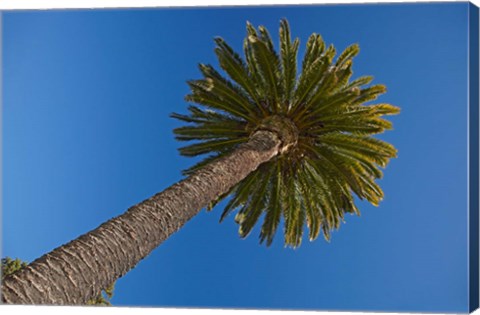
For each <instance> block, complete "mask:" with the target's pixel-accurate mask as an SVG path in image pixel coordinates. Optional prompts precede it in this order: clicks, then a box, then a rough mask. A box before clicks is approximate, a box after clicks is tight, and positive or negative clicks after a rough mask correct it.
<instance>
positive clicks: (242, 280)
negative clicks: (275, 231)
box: [2, 3, 468, 312]
mask: <svg viewBox="0 0 480 315" xmlns="http://www.w3.org/2000/svg"><path fill="white" fill-rule="evenodd" d="M467 10H468V6H467V4H466V3H456V4H445V3H442V4H408V5H407V4H404V5H364V6H359V5H343V6H332V5H328V6H325V5H324V6H312V7H306V6H303V7H256V8H216V9H188V10H187V9H181V10H179V9H159V10H103V11H102V10H84V11H62V10H61V11H50V12H41V11H31V12H28V11H25V12H6V13H5V12H4V13H3V46H2V47H3V51H2V52H3V79H4V82H3V88H4V91H3V92H4V95H3V97H4V99H3V197H4V199H3V226H2V237H3V240H2V242H3V244H2V245H3V252H2V256H11V257H20V258H22V259H24V260H28V261H32V260H33V259H35V258H37V257H39V256H40V255H42V254H44V253H46V252H48V251H50V250H52V249H53V248H55V247H57V246H59V245H61V244H63V243H66V242H67V241H69V240H71V239H73V238H76V237H77V236H79V235H80V234H83V233H85V232H87V231H89V230H91V229H93V228H95V227H97V226H98V225H99V224H100V223H102V222H103V221H105V220H107V219H110V218H111V217H113V216H116V215H118V214H120V213H122V212H123V211H124V210H125V209H127V208H128V207H129V206H131V205H133V204H135V203H137V202H139V201H141V200H143V199H145V198H147V197H149V196H150V195H152V194H154V193H156V192H158V191H161V190H163V189H164V188H166V187H168V186H169V185H171V184H173V183H175V182H177V181H178V180H180V179H181V178H182V176H181V174H180V171H181V170H182V169H184V168H186V167H187V166H189V165H192V163H193V162H194V161H193V160H192V159H188V158H184V157H181V156H180V155H179V154H178V152H177V148H178V147H179V146H181V145H182V143H178V142H176V141H175V140H174V137H173V134H172V129H173V128H174V127H176V126H178V125H179V123H178V122H176V121H174V120H173V119H171V118H169V114H170V113H171V112H173V111H176V112H185V109H186V106H187V104H186V103H185V102H184V101H183V97H184V96H185V94H186V93H187V92H188V89H187V85H186V84H185V81H186V80H188V79H195V78H199V77H200V74H199V71H198V70H197V64H198V63H199V62H203V63H212V64H214V65H216V64H217V63H216V59H215V55H214V53H213V47H214V43H213V38H214V37H215V36H222V37H223V38H225V39H226V40H227V42H229V43H230V44H231V45H232V46H233V47H234V48H236V49H237V50H240V49H241V47H242V41H243V37H244V35H245V22H246V21H247V20H248V21H251V22H252V23H253V24H254V25H259V24H263V25H265V26H266V27H267V28H268V29H269V30H270V31H271V33H272V36H274V37H275V38H277V30H278V26H279V20H280V19H281V18H283V17H286V18H288V20H289V21H290V24H291V28H292V33H293V35H294V36H298V37H299V38H300V40H301V43H302V49H301V52H303V50H304V49H303V45H304V44H305V42H306V39H307V37H308V36H309V35H310V34H311V33H312V32H317V33H320V34H322V35H323V37H324V38H325V40H326V41H327V42H328V43H334V44H335V45H336V47H338V48H339V50H343V49H344V48H345V47H347V46H348V45H349V44H351V43H359V45H360V48H361V53H360V55H359V56H358V57H357V58H356V60H355V63H354V75H355V76H360V75H366V74H371V75H374V76H375V81H374V82H376V83H383V84H386V85H387V87H388V93H387V94H385V95H384V96H382V97H381V99H380V101H381V102H388V103H392V104H395V105H397V106H400V107H401V108H402V113H401V115H399V116H396V117H393V118H392V120H393V121H394V127H395V130H393V131H390V132H388V133H386V134H384V135H382V136H381V137H382V138H383V139H386V140H388V141H389V142H391V143H393V144H394V145H395V146H396V147H397V148H398V149H399V157H398V158H397V159H394V160H392V162H391V164H390V165H389V166H388V168H387V170H386V171H385V178H384V179H383V180H382V181H381V186H382V187H383V189H384V192H385V195H386V198H385V200H384V201H383V202H382V203H381V205H380V207H378V208H375V207H373V206H370V205H369V204H367V203H360V204H359V207H360V209H361V211H362V215H361V217H357V216H348V217H347V218H346V223H345V224H343V225H342V226H341V228H340V230H338V231H336V232H334V233H333V237H332V240H331V242H330V243H327V242H325V241H324V240H323V239H318V240H317V241H315V242H312V243H310V242H308V240H305V241H304V243H303V245H302V246H301V247H300V248H299V249H297V250H292V249H288V248H287V249H285V248H284V247H283V239H282V238H281V236H280V237H277V239H276V240H275V241H274V244H273V245H272V247H270V248H266V247H265V246H263V245H259V244H258V238H257V235H258V229H256V230H255V231H253V232H252V234H251V235H250V237H249V238H247V239H246V240H241V239H240V238H239V237H238V234H237V226H236V224H235V223H234V222H233V217H230V218H229V219H228V220H226V221H225V222H224V223H222V224H219V223H218V219H219V216H220V212H221V209H220V208H216V209H215V210H214V211H213V212H210V213H207V212H205V211H202V212H201V214H200V215H198V216H197V217H195V218H194V219H193V220H192V221H190V222H189V223H188V224H187V225H186V226H185V227H184V228H183V229H182V230H181V231H180V232H178V233H176V234H175V235H173V236H172V237H171V238H170V239H169V240H167V241H166V242H165V243H164V244H163V245H161V246H160V247H159V248H158V249H157V250H155V251H154V252H153V253H152V254H151V255H150V256H149V257H148V258H147V259H145V260H144V261H142V262H141V263H140V264H139V265H138V266H137V267H136V268H135V269H134V270H132V271H131V272H130V273H128V274H127V275H126V276H125V277H124V278H122V279H120V280H119V281H118V283H117V287H116V292H115V297H114V299H113V301H112V302H113V303H114V304H115V305H130V306H138V305H142V306H188V307H222V308H230V307H231V308H259V309H263V308H275V309H277V308H281V309H322V310H369V311H432V312H466V311H467V296H468V294H467V292H468V291H467V283H468V279H467V276H468V274H467V204H466V201H467V12H468V11H467Z"/></svg>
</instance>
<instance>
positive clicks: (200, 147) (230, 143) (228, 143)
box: [179, 137, 248, 156]
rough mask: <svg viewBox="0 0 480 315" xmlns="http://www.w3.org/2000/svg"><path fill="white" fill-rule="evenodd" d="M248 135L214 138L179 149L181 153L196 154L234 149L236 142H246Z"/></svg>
mask: <svg viewBox="0 0 480 315" xmlns="http://www.w3.org/2000/svg"><path fill="white" fill-rule="evenodd" d="M247 141H248V137H242V138H234V139H215V140H209V141H204V142H200V143H196V144H192V145H189V146H185V147H182V148H180V149H179V151H180V154H181V155H185V156H197V155H201V154H206V153H210V152H223V151H228V150H232V149H234V148H235V147H236V146H237V145H238V144H240V143H243V142H247Z"/></svg>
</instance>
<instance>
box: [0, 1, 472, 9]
mask: <svg viewBox="0 0 480 315" xmlns="http://www.w3.org/2000/svg"><path fill="white" fill-rule="evenodd" d="M402 2H466V1H462V0H435V1H425V0H420V1H415V0H388V1H379V0H320V1H318V0H293V1H292V0H243V1H242V0H196V1H192V0H163V1H162V0H137V1H134V0H83V1H80V0H63V1H54V0H2V1H1V2H0V10H12V9H21V10H22V9H69V8H70V9H72V8H138V7H192V6H245V5H289V4H290V5H295V4H313V3H316V4H345V3H402ZM471 2H472V3H474V4H475V5H477V6H480V0H472V1H471Z"/></svg>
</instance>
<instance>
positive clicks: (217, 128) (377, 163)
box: [172, 20, 399, 247]
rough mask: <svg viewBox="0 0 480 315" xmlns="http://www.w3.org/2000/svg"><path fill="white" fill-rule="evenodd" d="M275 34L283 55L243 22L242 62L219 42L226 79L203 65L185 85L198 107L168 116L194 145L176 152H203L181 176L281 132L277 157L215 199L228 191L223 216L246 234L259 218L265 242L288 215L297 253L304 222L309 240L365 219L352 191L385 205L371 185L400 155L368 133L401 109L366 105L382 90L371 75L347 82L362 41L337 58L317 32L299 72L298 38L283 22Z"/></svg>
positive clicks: (288, 240) (289, 240)
mask: <svg viewBox="0 0 480 315" xmlns="http://www.w3.org/2000/svg"><path fill="white" fill-rule="evenodd" d="M279 37H280V47H279V48H280V53H279V54H277V52H276V51H275V48H274V44H273V42H272V39H271V37H270V35H269V33H268V31H267V30H266V29H265V28H264V27H263V26H260V27H258V29H255V28H254V27H253V26H252V25H251V24H250V23H248V22H247V37H246V38H245V41H244V46H243V48H244V58H245V60H243V59H242V57H240V56H239V55H238V54H237V53H236V52H234V51H233V49H232V48H231V47H230V46H229V45H227V43H226V42H225V41H224V40H223V39H222V38H216V39H215V42H216V48H215V53H216V55H217V57H218V61H219V64H220V67H221V68H222V69H223V70H224V71H225V73H226V74H227V75H228V77H229V78H227V77H226V76H224V75H222V74H221V73H219V72H218V71H216V70H215V69H214V68H213V67H212V66H211V65H205V64H200V65H199V68H200V71H201V73H202V74H203V79H200V80H192V81H189V82H188V84H189V86H190V89H191V93H190V94H189V95H187V96H186V100H187V101H189V102H192V103H194V104H195V105H191V106H189V108H188V110H189V113H188V114H187V115H181V114H176V113H174V114H172V117H174V118H177V119H180V120H182V121H184V122H187V123H189V125H187V126H184V127H180V128H177V129H175V130H174V132H175V134H176V137H177V139H179V140H194V141H195V143H194V144H190V145H188V146H186V147H183V148H181V149H180V153H181V154H182V155H185V156H197V155H204V154H205V155H207V157H206V158H205V159H204V160H203V161H201V162H200V163H198V164H196V165H194V166H193V167H191V168H190V169H188V170H186V171H185V172H184V173H185V174H191V173H192V172H194V171H195V170H197V169H199V168H201V167H202V166H204V165H206V164H208V163H210V162H212V161H214V160H217V159H220V158H222V157H223V156H225V155H227V154H229V153H231V152H232V151H233V150H234V149H235V148H236V147H237V146H238V145H239V144H241V143H244V142H247V141H248V140H249V136H250V135H251V134H252V133H253V132H255V131H257V130H259V129H267V130H271V131H274V132H276V133H279V134H281V135H282V137H281V139H282V141H283V146H282V150H281V153H280V154H278V155H276V156H275V157H274V158H273V159H271V160H270V161H268V162H266V163H263V164H261V165H260V167H259V168H257V169H256V170H255V171H253V172H252V173H250V174H249V175H248V176H247V177H246V178H245V179H243V180H242V181H241V182H239V183H238V184H237V185H235V186H234V187H233V188H232V189H231V190H230V191H229V192H228V193H226V194H225V195H223V196H220V198H219V199H218V200H217V201H216V202H218V201H219V200H221V199H223V198H225V197H227V196H229V195H231V198H230V200H229V202H228V203H227V205H226V207H225V209H224V211H223V214H222V215H221V219H220V220H221V221H222V220H223V219H224V218H225V217H226V216H227V215H228V214H229V213H231V212H232V211H234V210H236V209H239V211H238V213H237V215H236V216H235V221H236V222H237V223H239V225H240V228H239V233H240V235H241V236H242V237H246V236H247V235H248V234H249V233H250V232H251V230H252V228H253V227H254V225H255V224H256V222H257V221H259V219H260V218H261V217H262V216H263V217H264V219H263V223H262V226H261V231H260V242H264V241H265V242H266V244H267V245H270V244H271V243H272V240H273V238H274V235H275V232H276V230H277V228H278V226H279V223H280V221H281V220H282V217H283V220H284V222H285V225H284V235H285V245H288V246H292V247H297V246H299V245H300V243H301V240H302V234H303V231H304V224H305V223H306V225H307V227H308V230H309V232H308V233H309V239H310V240H314V239H316V238H317V237H318V235H319V233H320V230H322V231H323V235H324V236H325V238H326V239H327V240H328V239H329V238H330V232H331V230H333V229H335V228H338V227H339V225H340V222H342V221H343V218H344V214H345V213H356V214H359V210H358V208H357V207H356V206H355V202H354V197H353V195H354V194H355V195H356V196H358V198H359V199H366V200H367V201H369V202H370V203H372V204H373V205H378V203H379V202H380V200H382V198H383V192H382V190H381V188H380V187H379V186H378V185H377V184H376V183H375V180H376V179H378V178H381V177H382V171H381V168H384V167H385V166H386V165H387V163H388V161H389V159H390V158H392V157H395V156H396V149H395V148H394V147H393V146H392V145H391V144H389V143H386V142H384V141H381V140H379V139H376V138H373V137H372V135H374V134H378V133H381V132H383V131H384V130H386V129H391V128H392V124H391V122H390V121H388V120H386V119H383V118H382V116H383V115H392V114H397V113H398V112H399V108H398V107H395V106H392V105H389V104H375V105H372V104H368V105H367V104H365V103H367V102H369V101H372V100H375V99H376V98H377V97H378V95H380V94H382V93H384V92H385V87H384V86H383V85H369V83H370V82H371V81H372V77H370V76H363V77H359V78H357V79H355V80H352V81H351V80H350V79H351V76H352V59H353V57H354V56H356V55H357V54H358V52H359V48H358V46H357V45H356V44H355V45H351V46H349V47H348V48H346V49H345V51H343V52H342V53H341V54H340V55H339V56H338V57H337V58H336V59H335V55H336V51H335V48H334V46H333V45H330V46H328V47H327V46H326V45H325V43H324V41H323V39H322V37H321V36H320V35H318V34H312V35H311V36H310V38H309V39H308V42H307V44H306V52H305V55H304V57H303V61H302V65H301V69H297V53H298V47H299V40H298V38H297V39H295V40H293V41H292V40H291V36H290V30H289V26H288V22H287V21H286V20H282V21H281V23H280V32H279ZM334 59H335V60H334ZM298 70H301V71H298ZM297 73H299V74H297ZM216 202H215V203H214V204H216ZM214 204H212V205H211V207H213V206H214ZM211 207H210V208H211Z"/></svg>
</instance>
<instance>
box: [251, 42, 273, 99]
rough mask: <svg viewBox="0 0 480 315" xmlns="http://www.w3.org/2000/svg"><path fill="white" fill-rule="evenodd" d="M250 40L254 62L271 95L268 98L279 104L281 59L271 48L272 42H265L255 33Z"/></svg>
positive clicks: (267, 91)
mask: <svg viewBox="0 0 480 315" xmlns="http://www.w3.org/2000/svg"><path fill="white" fill-rule="evenodd" d="M262 35H263V34H262ZM248 41H249V44H250V45H251V47H252V55H253V60H252V62H255V64H256V66H255V68H256V69H257V71H258V72H259V75H260V77H261V78H262V82H263V85H264V89H265V92H266V95H268V96H269V97H268V100H269V101H270V102H271V103H272V104H273V106H278V105H279V101H280V92H279V82H280V60H279V58H278V56H277V55H276V53H275V51H274V50H270V45H269V44H271V42H270V43H269V42H265V41H264V40H262V39H261V38H258V37H256V36H253V35H250V36H249V37H248ZM272 49H273V47H272Z"/></svg>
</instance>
